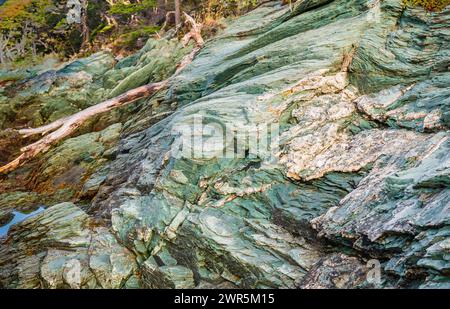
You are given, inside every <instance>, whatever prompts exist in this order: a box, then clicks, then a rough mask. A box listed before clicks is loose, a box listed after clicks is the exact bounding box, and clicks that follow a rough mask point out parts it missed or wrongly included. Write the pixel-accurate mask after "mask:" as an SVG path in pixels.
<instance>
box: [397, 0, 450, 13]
mask: <svg viewBox="0 0 450 309" xmlns="http://www.w3.org/2000/svg"><path fill="white" fill-rule="evenodd" d="M403 1H404V3H405V4H406V5H413V6H421V7H423V8H425V9H426V10H428V11H440V10H442V9H444V8H445V7H446V6H447V5H449V4H450V0H403Z"/></svg>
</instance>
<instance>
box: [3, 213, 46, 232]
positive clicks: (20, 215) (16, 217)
mask: <svg viewBox="0 0 450 309" xmlns="http://www.w3.org/2000/svg"><path fill="white" fill-rule="evenodd" d="M44 210H45V208H44V207H39V209H37V210H35V211H33V212H30V213H27V214H26V213H22V212H20V211H13V215H14V218H13V219H12V220H11V222H9V223H8V224H6V225H4V226H1V227H0V238H1V237H4V236H6V235H7V234H8V232H9V229H10V228H11V226H13V225H14V224H17V223H19V222H22V221H23V220H25V219H28V218H30V217H33V216H35V215H37V214H38V213H40V212H43V211H44Z"/></svg>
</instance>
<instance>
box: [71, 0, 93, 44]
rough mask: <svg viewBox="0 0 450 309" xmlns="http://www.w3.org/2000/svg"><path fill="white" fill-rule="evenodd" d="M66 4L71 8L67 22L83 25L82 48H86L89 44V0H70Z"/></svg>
mask: <svg viewBox="0 0 450 309" xmlns="http://www.w3.org/2000/svg"><path fill="white" fill-rule="evenodd" d="M66 6H67V7H68V8H69V11H68V12H67V18H66V20H67V23H68V24H78V25H80V26H81V37H82V43H81V49H84V48H86V47H87V45H88V44H89V25H88V11H87V9H88V0H68V1H67V4H66Z"/></svg>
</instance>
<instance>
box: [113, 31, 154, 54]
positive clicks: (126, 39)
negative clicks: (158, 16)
mask: <svg viewBox="0 0 450 309" xmlns="http://www.w3.org/2000/svg"><path fill="white" fill-rule="evenodd" d="M159 29H160V27H157V26H140V27H139V28H138V29H137V30H133V31H130V32H126V33H124V34H122V35H120V37H119V38H118V40H117V42H116V46H118V45H120V46H122V47H124V48H126V49H130V50H132V49H134V48H135V47H137V46H136V43H137V40H138V39H140V38H142V39H148V38H149V37H150V36H151V35H153V34H155V33H156V32H157V31H158V30H159Z"/></svg>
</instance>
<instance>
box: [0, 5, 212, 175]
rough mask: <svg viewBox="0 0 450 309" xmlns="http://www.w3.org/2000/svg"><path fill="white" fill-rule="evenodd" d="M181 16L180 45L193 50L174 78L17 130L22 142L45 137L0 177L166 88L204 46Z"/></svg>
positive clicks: (3, 169) (1, 169)
mask: <svg viewBox="0 0 450 309" xmlns="http://www.w3.org/2000/svg"><path fill="white" fill-rule="evenodd" d="M184 16H185V18H186V23H187V24H189V25H190V27H191V30H190V31H189V32H188V33H187V34H186V35H185V36H184V37H183V39H182V43H183V45H185V46H186V45H187V44H188V43H189V41H190V40H194V42H195V47H194V49H193V50H192V51H191V52H190V53H189V54H188V55H187V56H185V57H184V58H183V59H182V60H181V62H180V63H179V64H178V66H177V69H176V71H175V73H174V75H172V76H171V77H169V78H168V79H166V80H163V81H160V82H157V83H150V84H147V85H144V86H140V87H138V88H135V89H132V90H129V91H127V92H125V93H124V94H121V95H119V96H117V97H114V98H112V99H109V100H107V101H104V102H102V103H99V104H97V105H93V106H91V107H88V108H86V109H84V110H82V111H80V112H78V113H76V114H73V115H71V116H68V117H64V118H61V119H58V120H56V121H54V122H52V123H50V124H47V125H45V126H42V127H38V128H29V129H21V130H18V133H19V135H20V136H21V137H23V138H25V137H29V136H33V135H37V134H41V135H43V136H44V137H43V138H41V139H40V140H38V141H37V142H35V143H33V144H31V145H28V146H26V147H23V148H22V149H21V154H20V155H19V156H18V157H17V158H16V159H15V160H13V161H11V162H10V163H8V164H6V165H4V166H2V167H0V173H8V172H10V171H12V170H14V169H16V168H17V167H19V166H21V165H23V164H24V163H25V162H27V161H28V160H30V159H32V158H34V157H36V156H37V155H38V154H39V153H42V152H46V151H47V150H48V149H50V147H51V146H52V145H54V144H55V143H57V142H59V141H61V140H63V139H64V138H65V137H67V136H69V135H71V134H72V133H74V132H75V131H76V130H77V129H78V128H79V127H80V126H81V125H82V124H83V123H84V122H85V121H86V120H88V119H89V118H91V117H93V116H95V115H98V114H102V113H105V112H108V111H110V110H112V109H115V108H117V107H120V106H125V105H128V104H131V103H133V102H135V101H137V100H139V99H142V98H146V97H150V96H152V95H154V94H155V93H156V92H158V91H159V90H161V89H163V88H165V87H166V86H167V85H168V84H169V81H170V80H171V79H173V78H174V77H175V76H177V75H178V74H179V73H180V72H181V71H183V70H184V69H185V68H186V67H187V66H188V65H189V64H190V63H191V62H192V61H193V59H194V58H195V56H196V55H197V53H198V52H199V51H200V49H201V48H202V47H203V45H204V41H203V38H202V36H201V29H202V25H201V24H198V23H197V22H196V21H195V20H194V19H193V18H192V17H191V16H189V15H188V14H186V13H184Z"/></svg>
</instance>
